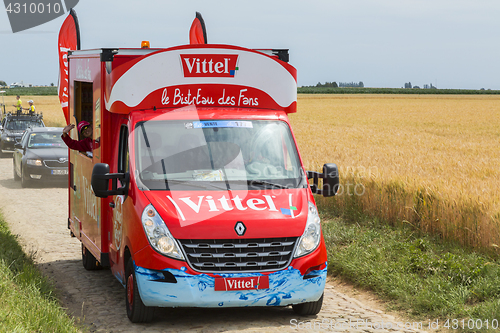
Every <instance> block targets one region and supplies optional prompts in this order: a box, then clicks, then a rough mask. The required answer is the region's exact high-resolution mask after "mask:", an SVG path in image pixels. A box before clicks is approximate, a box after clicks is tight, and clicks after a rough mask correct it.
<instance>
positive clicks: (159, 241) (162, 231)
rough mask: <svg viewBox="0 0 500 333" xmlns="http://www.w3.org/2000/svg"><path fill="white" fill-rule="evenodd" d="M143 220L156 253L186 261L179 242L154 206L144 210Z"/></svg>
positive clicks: (145, 230) (148, 206)
mask: <svg viewBox="0 0 500 333" xmlns="http://www.w3.org/2000/svg"><path fill="white" fill-rule="evenodd" d="M141 220H142V226H143V227H144V232H145V233H146V236H147V237H148V240H149V243H150V244H151V246H152V247H153V248H154V249H155V250H156V251H158V252H160V253H161V254H163V255H166V256H167V257H171V258H174V259H180V260H184V255H183V254H182V252H181V250H180V248H179V245H178V244H177V241H176V240H175V239H174V237H173V236H172V234H171V233H170V231H169V230H168V228H167V226H166V225H165V222H164V221H163V219H162V218H161V217H160V215H159V214H158V212H157V211H156V209H155V208H154V207H153V205H151V204H149V205H147V206H146V208H144V211H143V212H142V217H141Z"/></svg>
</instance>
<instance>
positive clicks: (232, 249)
mask: <svg viewBox="0 0 500 333" xmlns="http://www.w3.org/2000/svg"><path fill="white" fill-rule="evenodd" d="M179 241H180V242H181V245H182V248H183V250H184V253H185V254H186V259H187V261H188V263H189V265H190V266H191V267H192V268H193V269H195V270H197V271H200V272H209V273H216V272H250V271H251V272H257V271H270V270H277V269H283V268H285V267H287V266H288V265H289V263H290V261H291V259H292V254H293V249H294V248H295V242H296V241H297V237H284V238H260V239H181V240H179Z"/></svg>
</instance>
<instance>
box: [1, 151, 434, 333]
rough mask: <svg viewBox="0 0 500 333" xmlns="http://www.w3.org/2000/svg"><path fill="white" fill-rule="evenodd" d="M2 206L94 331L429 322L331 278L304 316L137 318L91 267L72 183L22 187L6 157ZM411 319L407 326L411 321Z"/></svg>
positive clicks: (287, 312)
mask: <svg viewBox="0 0 500 333" xmlns="http://www.w3.org/2000/svg"><path fill="white" fill-rule="evenodd" d="M0 209H1V210H2V213H3V216H4V218H5V219H6V221H7V223H8V224H9V226H10V229H11V231H12V233H13V234H18V235H19V236H20V239H21V242H22V245H23V246H24V248H25V249H26V251H35V252H36V260H37V262H38V264H39V266H40V267H41V269H42V271H43V272H44V274H46V275H47V276H48V277H49V278H51V279H52V280H53V282H54V283H55V286H56V288H57V293H58V294H59V298H60V299H61V302H62V305H63V307H65V308H66V309H67V312H68V314H70V315H72V316H74V317H75V320H76V321H77V322H80V323H83V324H84V325H85V326H87V327H88V329H89V331H91V332H276V331H280V332H298V331H306V332H329V331H336V332H389V331H391V332H394V331H400V332H416V331H419V329H417V328H423V329H426V328H427V322H422V326H418V325H417V324H418V323H413V322H411V321H407V320H403V319H401V318H400V317H397V316H395V315H393V314H388V313H386V312H384V311H382V310H381V308H380V307H379V306H377V303H376V302H369V301H368V300H367V298H366V297H361V298H358V297H351V296H348V295H347V294H350V295H352V289H351V290H349V287H343V291H344V292H345V293H342V292H339V291H338V290H337V289H338V288H334V285H335V283H334V282H332V281H330V282H328V283H327V287H326V290H325V297H324V303H323V308H322V310H321V312H320V313H319V314H318V315H317V316H310V317H302V318H301V317H297V315H296V314H294V313H293V311H292V309H291V308H290V307H288V308H240V309H196V308H188V309H186V308H184V309H159V310H158V311H156V315H155V318H154V320H153V322H152V323H150V324H132V323H130V322H129V320H128V318H127V315H126V312H125V290H124V288H123V286H122V285H121V284H120V283H119V282H118V281H117V280H116V279H115V278H114V277H113V275H112V274H111V273H110V271H109V270H101V271H86V270H85V269H84V268H83V266H82V262H81V254H80V243H79V241H78V240H77V239H76V238H71V237H70V236H69V230H68V229H67V212H68V205H67V189H66V188H65V187H52V186H51V185H50V184H49V185H47V186H35V187H33V188H26V189H23V188H21V184H20V182H16V181H14V179H13V173H12V158H11V157H10V156H9V157H3V158H0ZM405 326H406V327H405Z"/></svg>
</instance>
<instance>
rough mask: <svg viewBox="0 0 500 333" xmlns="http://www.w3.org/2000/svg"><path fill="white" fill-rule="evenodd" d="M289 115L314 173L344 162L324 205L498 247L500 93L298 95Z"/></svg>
mask: <svg viewBox="0 0 500 333" xmlns="http://www.w3.org/2000/svg"><path fill="white" fill-rule="evenodd" d="M290 120H291V123H292V125H293V128H294V133H295V136H296V139H297V141H298V145H299V149H300V151H301V155H302V159H303V161H304V165H305V167H306V168H307V169H308V170H317V171H320V170H321V166H322V165H323V163H325V162H333V163H336V164H337V165H338V166H339V170H340V176H341V179H342V180H341V183H342V187H341V188H340V190H339V193H340V195H339V196H338V197H336V198H333V199H331V198H329V199H326V200H322V199H320V201H321V202H322V204H326V205H331V204H333V205H336V206H338V207H340V208H341V209H342V208H344V209H346V208H347V207H348V206H350V205H351V206H352V205H353V204H355V205H357V207H360V208H361V209H363V210H364V211H365V212H367V213H369V214H371V215H374V216H378V217H381V218H383V219H385V220H388V221H389V222H391V223H393V224H398V223H409V224H411V225H413V226H415V227H416V228H418V229H420V230H422V231H425V232H431V233H434V234H438V235H440V236H442V237H444V238H446V239H450V240H456V241H459V242H460V243H462V244H463V245H466V246H471V247H478V248H482V249H486V250H487V251H493V252H498V246H499V245H500V199H499V193H500V191H499V190H498V189H499V188H500V168H499V166H500V149H499V147H500V131H499V128H500V96H481V95H468V96H465V95H299V97H298V112H297V113H296V114H292V115H291V116H290Z"/></svg>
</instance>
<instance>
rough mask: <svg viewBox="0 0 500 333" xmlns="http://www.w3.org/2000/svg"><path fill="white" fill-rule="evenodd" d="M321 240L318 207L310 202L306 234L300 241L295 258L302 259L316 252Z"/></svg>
mask: <svg viewBox="0 0 500 333" xmlns="http://www.w3.org/2000/svg"><path fill="white" fill-rule="evenodd" d="M320 240H321V224H320V218H319V214H318V210H317V209H316V206H315V205H314V204H313V203H312V202H309V209H308V211H307V222H306V228H305V230H304V233H303V234H302V236H301V237H300V239H299V245H298V246H297V249H296V250H295V255H294V258H297V257H302V256H304V255H306V254H309V253H311V252H312V251H314V250H315V249H316V248H317V247H318V245H319V242H320Z"/></svg>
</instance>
